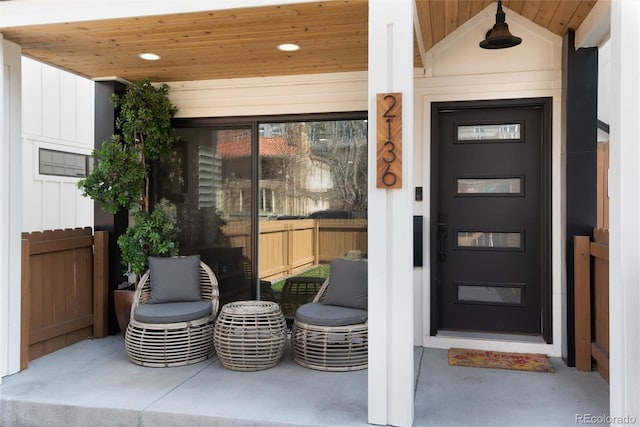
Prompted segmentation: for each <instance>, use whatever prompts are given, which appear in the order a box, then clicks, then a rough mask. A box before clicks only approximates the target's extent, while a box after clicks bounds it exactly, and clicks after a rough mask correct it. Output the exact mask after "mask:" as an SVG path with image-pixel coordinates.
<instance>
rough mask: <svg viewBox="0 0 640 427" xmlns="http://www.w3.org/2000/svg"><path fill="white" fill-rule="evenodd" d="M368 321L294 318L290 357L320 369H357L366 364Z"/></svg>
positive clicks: (306, 365) (302, 364)
mask: <svg viewBox="0 0 640 427" xmlns="http://www.w3.org/2000/svg"><path fill="white" fill-rule="evenodd" d="M367 331H368V324H367V323H361V324H357V325H347V326H317V325H310V324H308V323H304V322H300V321H298V320H296V321H295V322H294V323H293V331H292V333H291V342H292V346H293V360H295V361H296V363H298V364H299V365H300V366H304V367H305V368H311V369H317V370H320V371H357V370H360V369H366V368H367V366H368V365H367V364H368V332H367Z"/></svg>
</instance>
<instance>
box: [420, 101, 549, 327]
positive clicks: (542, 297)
mask: <svg viewBox="0 0 640 427" xmlns="http://www.w3.org/2000/svg"><path fill="white" fill-rule="evenodd" d="M549 109H550V107H549V104H548V102H547V101H546V100H537V101H535V102H532V100H522V101H521V102H516V101H512V102H510V103H509V105H500V102H499V101H496V102H485V103H475V104H471V103H451V104H436V106H435V107H434V114H433V119H434V121H433V123H434V125H435V129H434V141H433V145H435V147H434V150H433V161H434V163H433V178H434V179H433V185H432V192H433V199H432V206H433V214H432V218H433V220H434V221H436V222H435V223H434V224H433V228H432V230H433V232H432V241H433V242H434V243H435V245H434V246H433V247H432V249H433V250H432V252H433V254H432V255H433V256H432V271H434V273H435V276H434V280H433V286H434V292H433V293H432V294H433V296H434V297H435V298H434V299H435V302H436V304H437V306H436V307H433V308H434V309H435V310H432V311H433V312H434V314H435V316H436V318H435V319H433V320H434V321H432V324H435V325H437V330H440V331H443V330H458V331H481V332H502V333H513V334H536V335H541V334H544V335H545V336H547V335H550V333H549V334H547V333H546V332H547V329H549V327H550V324H549V323H550V321H548V318H549V304H548V300H549V294H550V286H551V285H550V280H549V257H550V246H549V225H548V222H549V221H548V218H549V214H548V211H549V209H548V206H549V201H548V199H549V196H550V191H549V188H548V187H549V167H548V161H549V155H548V147H549V137H548V135H547V133H548V128H549V126H548V125H549V124H548V123H545V121H548V120H549V119H548V117H549V114H548V113H549V111H548V110H549ZM432 333H434V331H433V328H432ZM547 338H550V336H547Z"/></svg>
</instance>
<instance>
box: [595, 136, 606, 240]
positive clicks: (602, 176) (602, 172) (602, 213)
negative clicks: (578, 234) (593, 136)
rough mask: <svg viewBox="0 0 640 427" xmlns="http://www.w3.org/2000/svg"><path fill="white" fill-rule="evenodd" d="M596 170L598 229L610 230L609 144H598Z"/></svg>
mask: <svg viewBox="0 0 640 427" xmlns="http://www.w3.org/2000/svg"><path fill="white" fill-rule="evenodd" d="M596 156H597V160H596V162H597V169H596V209H597V214H596V223H597V228H601V229H609V194H608V187H609V142H601V143H598V148H597V153H596Z"/></svg>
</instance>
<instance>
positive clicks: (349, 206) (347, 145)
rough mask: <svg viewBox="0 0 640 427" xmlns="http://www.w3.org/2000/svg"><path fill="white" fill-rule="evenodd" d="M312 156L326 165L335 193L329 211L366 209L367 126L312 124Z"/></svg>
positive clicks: (351, 122) (359, 122) (355, 123)
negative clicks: (328, 168) (329, 171)
mask: <svg viewBox="0 0 640 427" xmlns="http://www.w3.org/2000/svg"><path fill="white" fill-rule="evenodd" d="M311 140H312V141H314V147H317V148H319V149H314V150H313V152H314V154H316V156H317V157H318V158H319V159H322V161H324V162H325V163H327V164H328V165H329V166H330V168H331V172H332V174H333V184H334V188H335V190H336V191H334V193H333V197H332V201H331V202H332V203H331V204H332V209H342V210H351V211H361V212H364V211H365V210H366V208H367V123H366V121H364V120H348V121H346V120H345V121H333V122H315V123H312V132H311Z"/></svg>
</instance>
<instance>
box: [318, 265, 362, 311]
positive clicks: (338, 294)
mask: <svg viewBox="0 0 640 427" xmlns="http://www.w3.org/2000/svg"><path fill="white" fill-rule="evenodd" d="M368 285H369V284H368V280H367V263H366V262H363V261H348V260H345V259H334V260H333V261H331V270H330V271H329V287H328V288H327V294H326V295H325V298H324V301H323V303H324V304H329V305H339V306H341V307H351V308H358V309H360V310H366V309H367V290H368Z"/></svg>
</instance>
